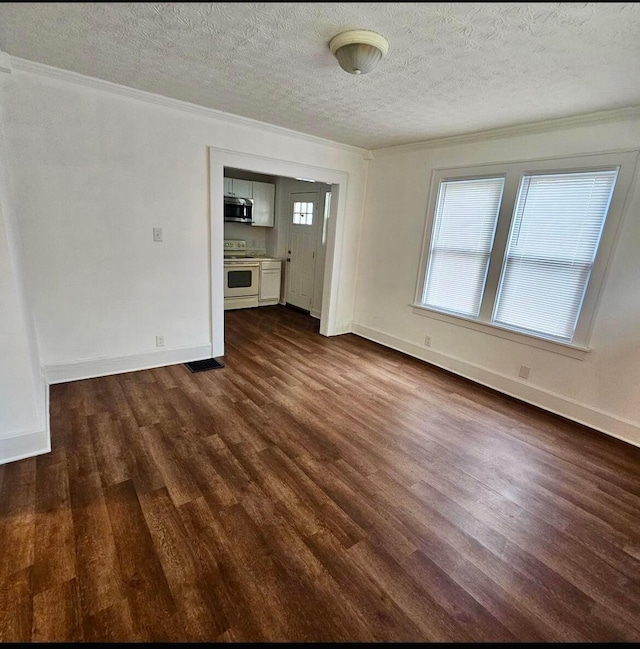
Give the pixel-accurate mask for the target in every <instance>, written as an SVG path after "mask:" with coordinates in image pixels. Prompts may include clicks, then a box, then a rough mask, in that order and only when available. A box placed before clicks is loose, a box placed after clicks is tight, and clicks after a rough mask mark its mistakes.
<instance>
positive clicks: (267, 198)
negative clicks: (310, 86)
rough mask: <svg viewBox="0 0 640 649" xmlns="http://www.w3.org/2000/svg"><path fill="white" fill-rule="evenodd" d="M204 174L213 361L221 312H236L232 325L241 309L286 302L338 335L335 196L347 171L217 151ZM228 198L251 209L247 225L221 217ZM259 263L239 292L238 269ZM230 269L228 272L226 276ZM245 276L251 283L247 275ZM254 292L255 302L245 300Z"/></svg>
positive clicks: (219, 351) (220, 349)
mask: <svg viewBox="0 0 640 649" xmlns="http://www.w3.org/2000/svg"><path fill="white" fill-rule="evenodd" d="M209 171H210V199H211V200H210V204H211V212H210V217H211V248H210V249H211V340H212V352H213V356H215V357H220V356H223V355H224V320H225V318H224V309H225V308H227V309H234V310H238V314H234V322H235V321H236V320H237V319H238V317H241V312H240V310H241V309H253V308H255V307H258V308H260V306H263V305H274V304H282V305H285V304H289V305H290V306H293V307H297V308H299V309H303V310H305V311H307V312H308V313H309V314H310V315H311V316H313V317H314V318H317V319H319V320H320V322H319V330H320V333H321V334H322V335H325V336H330V335H335V334H336V333H341V331H339V330H338V327H337V326H336V320H337V317H336V315H337V313H336V312H337V304H336V302H337V285H338V280H339V273H338V267H339V265H340V255H339V254H336V249H337V250H338V251H339V249H340V247H341V245H340V244H341V237H342V228H343V223H342V221H343V219H342V215H343V213H344V204H343V203H344V199H345V197H344V194H343V196H342V197H341V196H340V190H341V189H342V188H343V187H346V183H347V179H348V175H347V173H346V172H339V171H335V170H330V169H321V168H316V167H313V168H310V167H309V166H306V165H301V164H297V163H290V162H286V161H282V160H278V159H275V158H264V157H260V156H251V155H248V154H239V153H233V152H229V151H224V150H219V149H214V148H211V149H210V156H209ZM231 193H233V194H234V198H235V199H237V197H238V196H240V197H241V199H242V200H243V202H246V201H250V202H251V203H252V217H253V218H252V219H251V222H248V221H244V222H242V221H240V220H239V219H238V218H236V217H233V218H234V219H235V222H231V220H232V219H231V218H229V219H227V218H226V217H227V215H228V214H227V213H226V212H225V200H226V199H229V198H231V197H230V194H231ZM229 202H231V201H229ZM235 202H238V201H237V200H236V201H235ZM227 212H229V213H230V214H229V216H233V214H235V212H232V211H231V210H228V211H227ZM244 216H246V213H245V214H244V215H243V217H244ZM225 251H227V252H226V254H225ZM239 257H240V258H241V260H239V259H238V258H239ZM256 261H258V262H259V263H260V264H261V265H260V267H259V269H258V268H256V269H255V271H256V272H255V273H253V277H252V278H251V284H250V285H248V286H247V287H244V284H243V287H239V285H238V284H237V282H236V280H237V281H238V282H239V281H240V280H241V279H243V277H241V275H242V273H241V272H240V271H241V270H242V269H239V268H237V266H239V265H241V264H242V263H245V264H246V266H247V268H248V266H249V263H247V262H253V263H254V264H255V262H256ZM234 264H235V266H234ZM262 265H264V266H265V267H264V268H263V267H262ZM231 266H234V268H233V272H231V271H230V272H227V271H229V269H230V268H231ZM245 270H246V269H245ZM244 275H247V283H249V279H248V277H249V273H244ZM227 280H228V281H229V289H227V286H226V283H227ZM262 280H264V281H262ZM261 283H262V284H263V286H262V288H263V289H264V291H263V292H261V290H260V289H261V286H260V285H261ZM241 288H242V290H243V295H240V292H239V291H240V290H241ZM245 289H246V290H245ZM254 292H256V293H257V294H256V296H255V297H253V296H249V295H248V293H252V295H253V293H254ZM232 293H233V295H231V294H232ZM244 293H247V294H246V295H245V294H244ZM267 293H268V295H267ZM267 298H268V299H267ZM254 317H255V313H254Z"/></svg>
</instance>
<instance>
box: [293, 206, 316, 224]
mask: <svg viewBox="0 0 640 649" xmlns="http://www.w3.org/2000/svg"><path fill="white" fill-rule="evenodd" d="M293 224H294V225H313V203H304V202H299V201H295V202H294V203H293Z"/></svg>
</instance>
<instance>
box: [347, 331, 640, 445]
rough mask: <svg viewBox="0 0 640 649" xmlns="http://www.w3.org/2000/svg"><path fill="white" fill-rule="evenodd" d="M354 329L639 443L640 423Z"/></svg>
mask: <svg viewBox="0 0 640 649" xmlns="http://www.w3.org/2000/svg"><path fill="white" fill-rule="evenodd" d="M352 332H353V333H355V334H357V335H358V336H362V337H363V338H366V339H367V340H371V341H373V342H376V343H379V344H381V345H384V346H385V347H390V348H391V349H395V350H396V351H399V352H403V353H405V354H408V355H409V356H413V357H414V358H418V359H420V360H423V361H426V362H427V363H430V364H431V365H435V366H436V367H440V368H442V369H445V370H448V371H449V372H453V373H454V374H457V375H459V376H462V377H464V378H466V379H470V380H471V381H475V382H476V383H479V384H480V385H484V386H486V387H489V388H492V389H494V390H497V391H498V392H502V393H503V394H506V395H509V396H510V397H514V398H516V399H519V400H520V401H524V402H526V403H530V404H531V405H534V406H538V407H539V408H542V409H543V410H547V411H548V412H552V413H554V414H556V415H560V416H562V417H565V418H566V419H570V420H571V421H575V422H576V423H579V424H583V425H585V426H589V428H594V429H595V430H598V431H600V432H602V433H606V434H607V435H610V436H611V437H615V438H617V439H620V440H622V441H624V442H627V443H629V444H633V445H634V446H640V426H638V424H636V423H634V422H632V421H629V420H627V419H622V418H621V417H617V416H615V415H612V414H610V413H607V412H603V411H602V410H598V409H597V408H593V407H591V406H589V405H587V404H585V403H581V402H579V401H575V400H573V399H570V398H568V397H564V396H562V395H559V394H556V393H554V392H550V391H549V390H545V389H544V388H539V387H536V386H533V385H530V384H529V383H527V382H525V381H519V380H518V379H515V378H513V377H511V376H507V375H506V374H502V373H500V372H495V371H493V370H488V369H487V368H485V367H482V366H481V365H476V364H475V363H470V362H468V361H465V360H463V359H461V358H457V357H455V356H451V355H449V354H443V353H442V352H436V351H434V350H432V349H426V348H424V347H422V346H420V345H418V344H416V343H413V342H411V341H409V340H405V339H403V338H398V337H396V336H391V335H390V334H387V333H384V332H383V331H380V330H378V329H373V328H371V327H367V326H365V325H361V324H356V323H354V324H353V325H352Z"/></svg>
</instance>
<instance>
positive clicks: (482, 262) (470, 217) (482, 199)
mask: <svg viewBox="0 0 640 649" xmlns="http://www.w3.org/2000/svg"><path fill="white" fill-rule="evenodd" d="M503 186H504V178H480V179H475V180H445V181H443V182H441V183H440V188H439V191H438V202H437V207H436V214H435V222H434V226H433V227H434V229H433V237H432V239H431V251H430V254H429V268H428V271H427V281H426V284H425V289H424V296H423V300H422V303H423V304H424V305H426V306H430V307H433V308H435V309H442V310H443V311H450V312H451V313H459V314H461V315H465V316H470V317H472V318H475V317H477V316H478V312H479V310H480V300H481V298H482V290H483V288H484V280H485V277H486V274H487V267H488V265H489V255H490V254H491V244H492V243H493V233H494V230H495V227H496V222H497V220H498V210H499V209H500V201H501V199H502V188H503ZM459 277H464V278H465V281H464V282H459V281H457V279H458V278H459Z"/></svg>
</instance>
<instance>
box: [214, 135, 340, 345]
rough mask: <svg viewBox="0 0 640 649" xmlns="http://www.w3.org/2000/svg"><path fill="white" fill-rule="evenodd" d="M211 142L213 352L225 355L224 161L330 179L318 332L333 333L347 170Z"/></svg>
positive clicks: (253, 168) (294, 175) (278, 173)
mask: <svg viewBox="0 0 640 649" xmlns="http://www.w3.org/2000/svg"><path fill="white" fill-rule="evenodd" d="M208 148H209V281H210V292H209V295H210V303H209V313H210V320H209V329H210V339H211V345H212V354H213V356H223V355H224V294H223V293H224V282H223V274H222V271H223V246H222V241H223V240H224V220H223V217H222V215H223V207H224V167H234V168H236V169H245V170H246V171H253V172H255V173H261V174H267V175H272V176H285V177H289V178H297V177H302V178H314V179H315V180H317V181H318V182H324V183H329V184H331V185H332V189H331V191H332V196H333V197H332V200H331V218H330V219H329V228H328V232H327V255H326V261H325V267H324V289H323V294H322V317H321V319H320V333H321V334H322V335H323V336H335V335H337V334H340V333H343V332H342V331H340V330H338V325H337V311H338V282H339V277H340V267H341V265H342V254H343V235H344V227H345V212H346V198H347V191H348V184H349V173H348V172H346V171H339V170H337V169H331V168H328V167H318V166H315V165H309V164H304V163H299V162H293V161H290V160H285V159H282V158H276V157H270V156H261V155H254V154H249V153H238V152H237V151H230V150H229V149H221V148H218V147H208Z"/></svg>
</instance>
